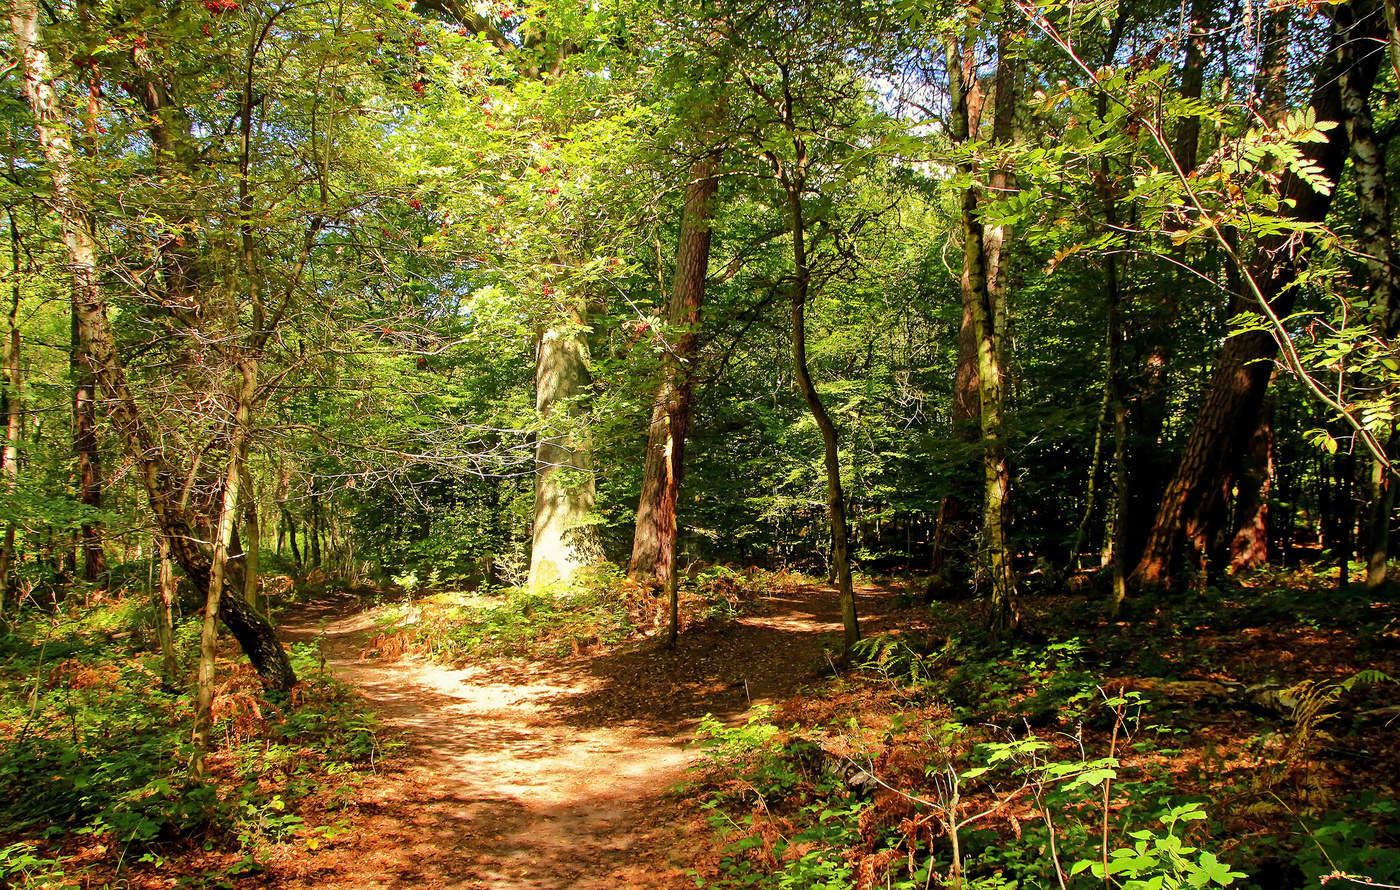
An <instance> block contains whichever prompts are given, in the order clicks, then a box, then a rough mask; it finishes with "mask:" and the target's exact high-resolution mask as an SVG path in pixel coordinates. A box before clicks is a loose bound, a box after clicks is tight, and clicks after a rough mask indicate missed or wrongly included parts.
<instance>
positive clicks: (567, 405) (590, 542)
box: [529, 309, 602, 587]
mask: <svg viewBox="0 0 1400 890" xmlns="http://www.w3.org/2000/svg"><path fill="white" fill-rule="evenodd" d="M582 330H583V316H582V312H581V311H579V310H577V309H575V310H574V311H573V313H572V314H571V316H570V317H569V318H568V319H566V321H565V323H564V324H561V325H558V326H556V327H553V328H550V329H549V330H547V331H545V332H544V333H543V334H542V335H541V336H540V340H539V345H538V347H537V352H536V362H535V412H536V413H537V414H538V415H539V418H540V422H541V424H542V427H543V428H542V429H541V430H540V434H539V440H538V441H537V442H536V444H535V521H534V528H533V533H532V537H531V546H530V581H529V583H530V586H531V587H540V586H542V585H547V584H554V583H560V582H563V583H567V582H568V581H569V579H570V578H572V577H573V575H574V573H575V572H577V571H578V570H579V569H581V568H583V567H585V566H589V565H593V564H595V563H597V562H598V561H599V560H601V559H602V547H601V544H600V543H599V541H598V535H597V532H596V530H595V529H594V528H593V526H592V524H591V520H592V514H593V504H594V496H595V491H596V483H595V481H594V477H593V454H592V452H591V450H590V448H589V444H588V439H587V430H586V429H584V427H583V423H584V417H583V415H584V410H583V406H582V405H581V404H580V402H581V400H582V399H584V398H585V397H586V396H587V393H588V385H589V373H588V347H587V345H586V344H585V343H584V339H583V333H582Z"/></svg>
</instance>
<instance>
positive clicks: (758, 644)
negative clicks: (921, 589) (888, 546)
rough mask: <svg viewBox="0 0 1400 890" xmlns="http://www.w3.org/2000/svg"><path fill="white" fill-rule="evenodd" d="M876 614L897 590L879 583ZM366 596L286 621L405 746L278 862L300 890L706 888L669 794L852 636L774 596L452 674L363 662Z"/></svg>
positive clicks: (430, 667)
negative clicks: (693, 873)
mask: <svg viewBox="0 0 1400 890" xmlns="http://www.w3.org/2000/svg"><path fill="white" fill-rule="evenodd" d="M862 599H864V600H866V602H865V603H864V604H863V606H862V608H863V610H864V611H865V612H866V613H867V614H869V612H870V611H872V610H873V611H882V608H881V607H882V606H883V605H885V602H887V600H888V597H886V596H883V595H880V594H878V593H875V592H867V593H866V595H865V596H863V597H862ZM360 609H361V607H360V604H359V602H358V601H357V600H355V599H354V598H352V597H348V596H342V597H340V598H338V599H334V600H327V601H325V602H320V603H314V604H311V605H309V606H308V607H305V608H303V609H301V610H299V611H298V612H297V613H296V614H295V615H293V616H291V618H290V619H289V620H288V621H287V622H286V623H285V624H284V627H283V632H284V636H285V637H286V638H287V639H290V640H301V641H307V640H314V639H317V638H319V639H320V641H321V648H322V652H323V654H324V656H325V658H326V661H327V664H328V665H329V666H330V667H331V668H332V669H333V670H334V671H335V673H336V674H337V675H339V676H340V677H341V678H342V679H344V680H345V681H347V682H348V683H350V684H352V685H353V686H354V687H356V688H357V689H358V690H359V691H360V693H361V694H362V695H363V696H364V697H365V699H366V701H367V702H368V704H369V706H370V707H371V708H372V709H374V710H375V711H376V712H378V713H379V714H380V715H381V716H382V717H383V719H384V721H385V723H387V724H388V726H389V727H390V728H391V729H393V730H399V731H400V732H401V733H402V738H403V741H404V742H405V743H406V745H407V750H406V751H405V752H403V753H401V754H400V755H398V756H396V757H394V758H391V760H390V761H389V766H388V767H387V768H386V771H385V772H384V773H382V774H381V775H380V776H377V777H376V778H374V779H372V780H371V781H369V782H367V783H366V784H365V785H364V786H363V787H362V788H361V789H360V790H359V792H358V793H359V799H358V800H357V801H356V802H355V804H354V806H353V807H352V808H351V813H352V814H353V815H352V816H351V823H352V831H350V832H349V833H347V834H346V835H345V837H344V838H343V839H341V840H338V841H336V842H333V843H331V844H328V845H327V846H325V847H323V848H321V849H320V850H317V851H315V852H308V853H306V854H305V855H299V856H298V858H297V859H296V860H295V861H292V862H285V863H279V864H278V865H277V866H276V867H275V869H274V874H275V875H276V882H277V883H278V884H280V885H281V886H283V887H287V888H303V887H305V888H310V887H315V888H317V890H340V888H346V890H348V888H408V887H414V888H419V887H422V888H437V887H442V888H474V890H475V888H481V890H487V888H489V890H565V888H577V890H603V888H638V890H642V888H663V887H664V888H670V887H692V886H694V885H693V883H692V882H691V880H690V879H689V878H687V877H685V875H684V868H685V867H686V866H687V865H688V864H689V862H690V861H691V858H692V856H693V854H694V846H693V844H695V843H698V842H702V841H703V840H704V839H703V838H700V837H696V838H694V839H693V840H688V839H687V834H688V832H692V831H701V832H703V831H706V829H705V828H704V827H703V826H699V827H698V828H697V826H696V825H695V824H693V820H691V819H690V818H689V817H687V816H686V815H685V814H684V813H683V812H682V809H681V807H680V805H679V804H678V803H677V802H676V801H674V800H673V799H672V798H671V797H670V796H669V795H668V794H667V792H668V790H669V789H670V788H672V787H673V786H674V785H675V784H676V783H678V782H680V781H681V780H682V779H683V778H684V777H685V772H686V768H687V767H688V766H689V765H690V764H691V763H692V762H693V761H694V759H695V757H696V754H695V752H694V751H693V750H691V749H687V748H686V744H687V742H689V741H690V739H691V737H692V735H693V732H694V728H695V725H696V723H697V722H698V720H699V718H700V717H701V716H703V715H704V714H705V713H713V714H715V715H716V716H717V717H719V718H721V719H724V720H742V717H743V714H744V712H746V711H747V710H748V709H749V707H750V706H751V705H752V704H758V703H761V702H764V701H767V700H776V699H780V698H782V697H785V696H787V695H789V694H791V693H792V692H794V691H795V690H796V689H797V687H798V686H800V685H801V684H802V683H804V682H808V681H810V680H811V679H812V677H813V673H814V670H815V669H816V668H819V667H820V666H821V665H822V664H823V663H824V661H825V658H824V656H823V654H822V652H823V644H824V643H827V642H831V641H834V640H835V639H837V638H838V635H839V632H840V618H839V612H838V610H837V606H836V600H835V595H834V593H833V592H832V591H830V590H826V589H820V588H810V589H803V590H801V591H798V592H796V593H793V594H787V595H781V596H775V597H771V598H768V599H765V600H764V601H763V602H762V603H761V605H760V608H759V609H758V610H757V611H756V612H755V613H754V614H752V615H750V616H747V617H745V618H742V619H740V620H739V621H738V622H737V623H733V624H730V625H728V626H726V627H723V628H719V629H699V630H697V631H694V632H692V633H687V634H684V635H682V637H681V643H680V645H679V646H678V648H677V650H676V651H675V652H666V651H664V650H660V651H659V650H657V648H656V647H655V645H654V644H645V643H644V644H642V645H641V646H634V647H621V648H618V649H614V650H608V651H604V652H602V653H599V654H595V655H585V656H579V657H574V658H568V659H561V660H557V661H552V662H521V661H499V662H491V663H488V664H484V665H480V666H473V667H468V668H464V669H452V668H448V667H443V666H440V665H435V664H432V663H429V662H426V661H423V660H421V659H403V660H400V661H397V662H377V661H362V660H360V658H359V652H360V649H361V648H362V646H363V644H364V640H365V636H366V632H367V631H368V629H369V627H370V622H369V618H368V616H366V615H365V614H364V613H363V612H362V611H361V610H360Z"/></svg>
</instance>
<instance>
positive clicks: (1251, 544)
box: [1230, 406, 1274, 572]
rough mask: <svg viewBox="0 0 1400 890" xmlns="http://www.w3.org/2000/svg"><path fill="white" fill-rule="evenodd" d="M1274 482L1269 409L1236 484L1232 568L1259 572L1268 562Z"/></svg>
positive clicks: (1251, 439)
mask: <svg viewBox="0 0 1400 890" xmlns="http://www.w3.org/2000/svg"><path fill="white" fill-rule="evenodd" d="M1273 482H1274V417H1273V411H1272V410H1271V408H1270V407H1269V406H1265V409H1264V410H1263V411H1261V412H1260V414H1259V422H1258V423H1257V424H1256V425H1255V427H1254V434H1253V435H1251V436H1250V437H1249V445H1248V448H1247V451H1246V453H1245V461H1244V466H1243V468H1242V470H1241V472H1240V474H1239V481H1238V482H1237V483H1236V486H1237V489H1238V494H1237V495H1236V497H1235V533H1234V537H1233V538H1232V539H1231V541H1230V568H1231V570H1232V571H1235V572H1243V571H1248V570H1249V569H1257V568H1259V567H1260V566H1262V565H1264V564H1265V563H1267V562H1268V561H1269V498H1270V495H1271V494H1272V491H1273Z"/></svg>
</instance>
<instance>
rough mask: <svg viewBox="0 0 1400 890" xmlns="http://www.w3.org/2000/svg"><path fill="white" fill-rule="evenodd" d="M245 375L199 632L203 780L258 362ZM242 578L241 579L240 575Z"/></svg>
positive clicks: (197, 719) (193, 770)
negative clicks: (222, 614) (222, 605)
mask: <svg viewBox="0 0 1400 890" xmlns="http://www.w3.org/2000/svg"><path fill="white" fill-rule="evenodd" d="M238 370H239V374H240V376H241V377H242V378H243V381H242V386H241V387H240V388H239V392H238V410H237V413H236V415H235V420H234V430H233V437H232V440H231V441H230V442H229V449H228V471H227V472H226V473H225V474H224V485H223V490H224V491H223V503H222V504H221V506H220V507H219V521H218V524H217V527H216V531H215V533H214V554H213V557H212V558H211V560H210V564H209V588H208V591H209V592H208V595H207V596H206V598H205V600H204V626H203V628H202V629H201V632H200V636H199V674H198V678H197V680H196V698H195V709H194V757H193V759H192V760H191V761H190V777H191V778H192V779H194V780H195V781H196V782H200V781H203V780H204V772H205V771H204V757H205V755H206V754H207V753H208V752H209V731H210V729H211V728H212V727H213V722H214V721H213V707H214V659H215V657H216V656H217V654H218V642H219V638H218V634H219V622H218V611H219V603H220V601H221V600H222V598H223V593H224V582H225V580H226V579H225V570H226V569H227V567H228V566H229V565H230V563H229V544H230V542H231V541H232V540H233V527H234V524H235V522H237V519H238V493H239V488H240V483H241V482H242V480H243V477H244V475H245V470H244V469H243V455H244V453H245V451H246V448H245V443H246V442H247V440H248V422H249V419H250V417H251V414H252V407H253V398H254V396H255V395H256V393H257V386H258V366H257V362H256V361H254V360H253V359H250V358H245V359H244V360H242V361H241V362H239V367H238ZM239 580H241V579H239Z"/></svg>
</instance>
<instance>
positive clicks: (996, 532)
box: [948, 29, 1020, 634]
mask: <svg viewBox="0 0 1400 890" xmlns="http://www.w3.org/2000/svg"><path fill="white" fill-rule="evenodd" d="M1008 42H1009V35H1008V34H1007V33H1006V31H1005V29H1003V30H1002V32H1001V33H1000V34H999V35H998V39H997V43H998V47H997V49H998V56H999V63H998V65H997V74H996V100H997V107H996V110H995V111H994V112H993V119H994V123H993V133H994V135H995V136H996V137H998V139H999V141H1000V142H1001V144H1005V141H1006V140H1009V136H1010V115H1011V114H1012V102H1013V89H1014V84H1015V76H1016V75H1015V69H1014V66H1013V65H1012V64H1011V61H1010V59H1009V58H1008V57H1007V56H1008V54H1007V52H1006V50H1007V48H1008ZM966 56H967V53H966V52H960V51H959V50H958V48H957V47H956V45H954V46H950V49H949V54H948V74H949V76H948V87H949V95H950V97H951V99H952V120H951V124H952V126H951V135H952V137H953V140H954V142H956V143H958V144H963V143H966V142H967V141H968V140H969V139H971V138H972V136H973V134H974V132H975V123H974V121H975V116H974V114H973V111H974V109H973V108H972V107H971V105H970V104H969V101H968V97H969V91H970V88H971V85H972V78H974V77H975V76H976V75H975V68H973V67H972V66H970V65H967V64H966V63H965V58H966ZM1003 120H1004V121H1006V123H1004V124H1003V123H1002V121H1003ZM1002 130H1004V132H998V131H1002ZM963 169H964V171H965V172H967V173H971V174H973V175H975V174H976V171H975V170H973V168H972V163H971V162H966V163H964V164H963ZM1006 176H1007V174H1006V173H1005V171H1004V169H1002V165H999V169H998V170H997V171H995V172H994V175H993V176H992V177H989V182H990V184H991V185H992V187H993V188H996V187H997V186H998V184H1000V185H1001V187H1002V188H1005V187H1006V183H1007V182H1008V180H1007V179H1006V178H1005V177H1006ZM999 177H1000V179H999ZM979 204H980V200H979V195H978V189H977V187H975V186H974V187H970V188H968V189H966V190H965V191H964V192H963V195H962V204H961V211H962V214H961V215H962V230H963V275H962V290H963V301H964V303H965V304H967V305H970V306H971V308H972V329H973V338H974V341H975V343H976V346H977V378H978V379H977V383H978V397H979V401H980V406H979V407H980V429H981V434H982V476H983V486H982V492H983V497H982V551H983V558H982V560H981V562H982V564H983V565H984V567H985V571H986V575H987V580H988V582H989V586H990V597H989V600H990V603H991V610H990V614H989V616H988V625H989V627H990V629H991V631H992V632H993V633H994V634H1000V633H1005V632H1007V631H1011V630H1014V629H1016V627H1017V626H1018V625H1019V623H1020V615H1019V609H1018V607H1017V603H1016V575H1015V567H1014V566H1013V565H1012V554H1011V549H1010V533H1009V532H1010V519H1011V516H1010V497H1011V474H1010V472H1009V471H1008V468H1007V464H1006V440H1005V435H1006V430H1005V420H1004V416H1003V412H1004V405H1003V401H1002V392H1003V368H1002V363H1001V361H1002V356H1003V354H1004V348H1003V346H1002V345H1001V343H1000V342H999V337H998V336H997V335H998V330H997V324H996V318H997V308H996V302H997V298H998V296H1000V297H1001V298H1002V299H1004V298H1005V294H998V293H996V289H997V288H998V283H997V269H996V268H995V267H994V266H992V265H990V264H989V261H992V260H994V259H995V258H996V256H997V255H999V249H1000V238H999V237H992V238H991V239H990V244H989V239H988V229H987V228H986V227H985V226H984V225H983V224H982V220H981V215H980V208H979ZM989 246H991V247H993V248H994V249H993V250H990V251H989V250H988V247H989Z"/></svg>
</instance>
